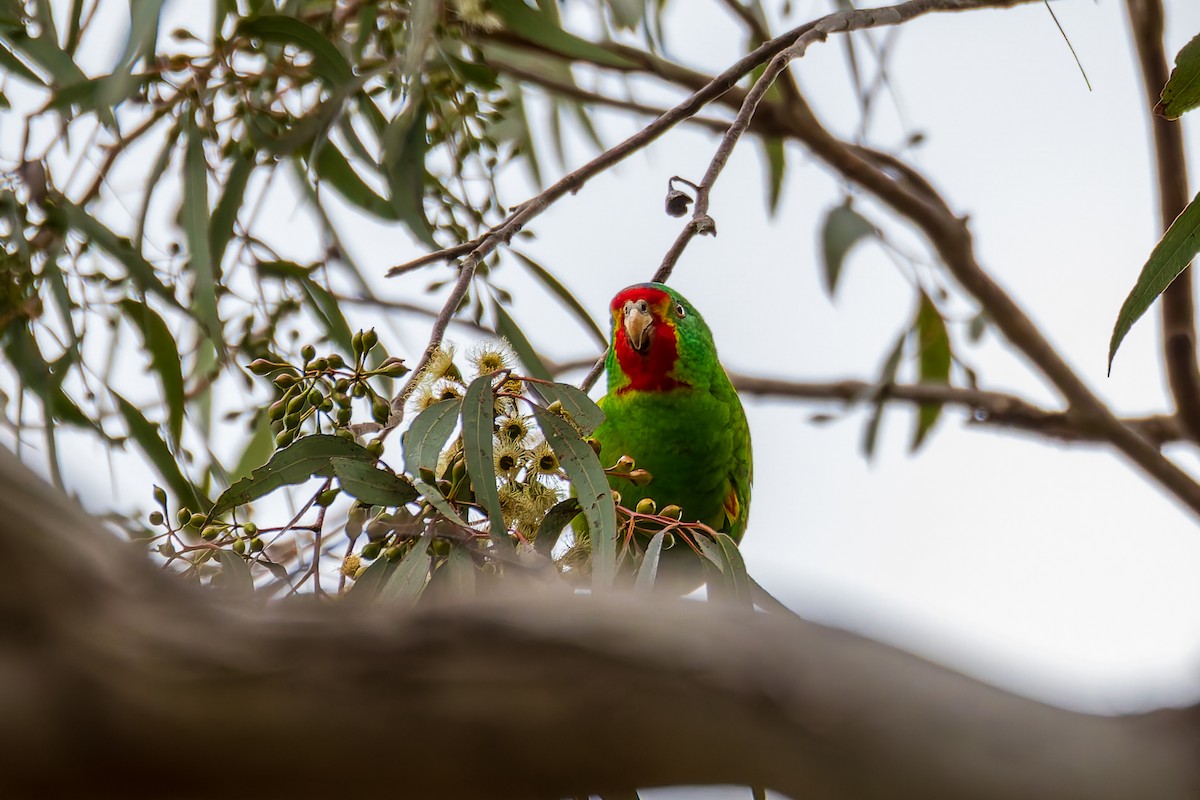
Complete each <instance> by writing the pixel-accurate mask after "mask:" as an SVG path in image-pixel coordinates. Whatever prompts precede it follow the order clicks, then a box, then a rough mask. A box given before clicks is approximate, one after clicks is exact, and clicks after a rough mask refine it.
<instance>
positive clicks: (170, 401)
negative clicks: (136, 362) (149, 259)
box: [119, 298, 187, 442]
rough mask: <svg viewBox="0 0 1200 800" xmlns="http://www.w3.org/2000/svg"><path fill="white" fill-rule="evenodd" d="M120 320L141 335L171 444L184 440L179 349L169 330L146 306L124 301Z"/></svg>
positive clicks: (183, 401)
mask: <svg viewBox="0 0 1200 800" xmlns="http://www.w3.org/2000/svg"><path fill="white" fill-rule="evenodd" d="M119 305H120V307H121V316H122V317H124V318H125V319H127V320H129V321H130V322H131V323H133V325H134V326H135V327H136V328H137V329H138V331H139V332H140V333H141V334H142V347H143V349H145V351H146V352H147V353H148V354H149V355H150V368H151V369H153V370H154V372H155V373H156V374H157V375H158V381H159V386H161V387H162V393H163V400H164V402H166V404H167V419H168V420H169V422H170V431H171V440H172V441H174V442H179V441H180V439H181V438H182V436H183V416H184V412H185V411H186V408H187V404H186V399H185V397H184V392H183V366H182V364H181V362H180V356H179V345H177V344H176V343H175V337H174V336H172V335H171V329H170V328H169V327H167V323H166V322H164V321H163V318H162V317H160V316H159V315H158V313H157V312H156V311H155V310H154V309H152V308H150V306H149V305H147V304H146V303H139V302H138V301H137V300H133V299H131V298H126V299H125V300H122V301H121V302H120V304H119Z"/></svg>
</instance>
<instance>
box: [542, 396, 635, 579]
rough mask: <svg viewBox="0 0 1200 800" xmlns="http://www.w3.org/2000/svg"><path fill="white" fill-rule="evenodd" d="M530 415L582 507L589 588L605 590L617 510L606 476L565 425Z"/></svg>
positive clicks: (613, 560)
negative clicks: (589, 560)
mask: <svg viewBox="0 0 1200 800" xmlns="http://www.w3.org/2000/svg"><path fill="white" fill-rule="evenodd" d="M534 414H535V416H536V417H537V421H538V427H539V428H541V430H542V433H543V434H544V435H545V437H546V441H547V442H549V444H550V447H551V448H552V449H553V450H554V453H555V455H557V456H558V461H559V464H561V465H562V468H563V469H564V470H566V473H567V477H568V478H570V480H571V488H572V489H573V490H574V493H575V496H576V497H578V498H579V505H580V506H581V507H582V508H583V515H584V518H585V519H586V520H587V527H588V539H589V541H590V543H591V548H592V586H593V588H594V589H607V588H609V587H610V586H612V582H613V578H614V577H615V576H616V569H617V543H616V542H617V509H616V504H615V503H614V502H613V496H612V490H611V489H610V488H609V485H608V477H607V476H606V475H605V474H604V468H603V467H601V466H600V459H599V458H598V457H597V456H596V452H595V451H594V450H592V448H591V447H590V446H589V445H588V444H587V442H585V441H583V439H582V438H580V435H579V432H578V431H577V430H576V429H575V428H574V427H573V426H572V425H571V424H570V423H569V422H567V421H566V420H564V419H563V418H562V417H559V416H556V415H554V414H551V413H549V412H547V411H545V410H542V409H535V410H534Z"/></svg>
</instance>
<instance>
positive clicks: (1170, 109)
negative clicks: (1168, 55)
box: [1154, 35, 1200, 119]
mask: <svg viewBox="0 0 1200 800" xmlns="http://www.w3.org/2000/svg"><path fill="white" fill-rule="evenodd" d="M1196 106H1200V35H1197V36H1195V37H1194V38H1193V39H1192V40H1191V41H1190V42H1188V43H1187V44H1185V45H1184V46H1183V49H1182V50H1180V51H1179V54H1178V55H1177V56H1175V68H1174V69H1173V70H1171V77H1170V78H1168V79H1167V85H1166V86H1164V87H1163V90H1162V96H1161V98H1160V99H1159V101H1158V105H1156V106H1155V107H1154V113H1156V114H1161V115H1162V116H1164V117H1166V118H1167V119H1179V117H1180V116H1181V115H1182V114H1183V113H1184V112H1185V111H1191V110H1192V109H1193V108H1195V107H1196Z"/></svg>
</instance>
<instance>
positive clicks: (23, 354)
mask: <svg viewBox="0 0 1200 800" xmlns="http://www.w3.org/2000/svg"><path fill="white" fill-rule="evenodd" d="M3 341H4V354H5V355H6V356H8V361H9V363H10V364H11V365H12V367H13V368H14V369H15V370H16V372H17V376H18V377H19V378H20V379H21V386H22V388H24V389H27V390H29V391H31V392H33V393H34V394H35V395H37V396H38V398H39V399H40V400H41V401H42V403H43V404H44V405H45V409H46V426H47V429H48V431H49V430H51V429H53V427H54V425H55V423H56V422H66V423H69V424H71V425H77V426H79V427H81V428H91V429H93V430H95V431H96V432H97V433H100V434H101V435H103V433H104V431H103V430H102V429H101V428H100V427H99V426H98V425H97V424H96V422H94V421H93V420H92V419H91V418H90V417H88V415H86V414H84V413H83V411H82V410H81V409H80V408H79V406H77V405H75V402H74V401H73V400H71V398H70V397H69V396H68V395H67V393H66V392H64V391H63V388H62V382H63V378H64V377H65V375H66V372H65V369H60V370H59V371H57V372H56V371H55V370H54V369H53V368H52V367H51V365H50V364H49V363H48V362H47V361H46V358H45V356H43V355H42V351H41V349H40V348H39V347H38V343H37V340H36V339H34V337H33V334H32V333H31V332H30V330H29V328H28V327H26V326H24V325H19V324H15V323H13V324H10V325H9V326H8V328H7V329H6V330H5V331H4V336H3Z"/></svg>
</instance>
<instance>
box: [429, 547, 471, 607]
mask: <svg viewBox="0 0 1200 800" xmlns="http://www.w3.org/2000/svg"><path fill="white" fill-rule="evenodd" d="M434 579H435V580H438V581H439V585H440V586H441V587H442V589H443V590H444V591H445V592H446V593H447V594H448V595H449V596H450V597H473V596H474V595H475V562H474V560H473V559H472V558H471V554H470V553H469V552H468V551H467V548H466V547H464V546H462V545H458V544H455V545H451V546H450V552H449V553H447V554H446V559H445V561H443V562H442V565H441V566H440V567H438V569H437V572H435V573H434Z"/></svg>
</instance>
